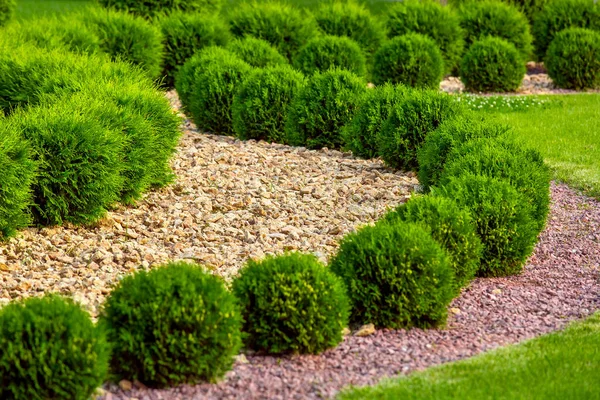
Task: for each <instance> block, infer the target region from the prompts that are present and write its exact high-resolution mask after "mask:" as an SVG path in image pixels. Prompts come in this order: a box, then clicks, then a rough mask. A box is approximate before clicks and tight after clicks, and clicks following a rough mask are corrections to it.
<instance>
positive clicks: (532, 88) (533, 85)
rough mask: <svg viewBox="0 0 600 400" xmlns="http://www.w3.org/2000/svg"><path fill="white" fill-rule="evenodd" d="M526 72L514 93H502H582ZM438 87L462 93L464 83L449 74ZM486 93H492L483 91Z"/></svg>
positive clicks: (544, 76) (540, 74) (542, 76)
mask: <svg viewBox="0 0 600 400" xmlns="http://www.w3.org/2000/svg"><path fill="white" fill-rule="evenodd" d="M535 72H536V73H532V74H527V75H525V76H524V77H523V82H522V83H521V86H520V87H519V88H518V89H517V91H516V92H514V93H502V94H509V95H510V94H512V95H515V94H577V93H582V92H581V91H576V90H570V89H560V88H558V87H556V86H554V83H553V82H552V79H551V78H550V77H549V76H548V74H546V73H540V72H538V71H535ZM440 89H441V90H443V91H445V92H448V93H463V92H464V91H465V85H463V83H462V82H461V81H460V78H458V77H454V76H449V77H446V78H444V80H443V81H442V82H441V83H440ZM589 92H598V90H589ZM485 94H487V95H489V94H493V93H485Z"/></svg>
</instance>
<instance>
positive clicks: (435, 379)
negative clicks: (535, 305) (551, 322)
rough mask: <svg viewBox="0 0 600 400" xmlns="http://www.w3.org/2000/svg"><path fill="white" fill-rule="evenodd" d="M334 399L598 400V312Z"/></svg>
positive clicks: (599, 362)
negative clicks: (553, 329) (544, 332)
mask: <svg viewBox="0 0 600 400" xmlns="http://www.w3.org/2000/svg"><path fill="white" fill-rule="evenodd" d="M339 399H340V400H352V399H390V400H391V399H411V400H421V399H435V400H449V399H457V400H458V399H461V400H481V399H511V400H512V399H514V400H516V399H523V400H525V399H544V400H565V399H569V400H579V399H581V400H595V399H600V313H597V314H595V315H594V316H592V317H590V318H589V319H587V320H586V321H583V322H578V323H575V324H572V325H571V326H569V327H568V328H567V329H566V330H564V331H562V332H556V333H552V334H549V335H546V336H541V337H539V338H536V339H533V340H530V341H528V342H525V343H522V344H518V345H514V346H509V347H504V348H500V349H497V350H494V351H491V352H489V353H485V354H483V355H480V356H476V357H473V358H470V359H466V360H463V361H458V362H454V363H449V364H445V365H441V366H438V367H434V368H430V369H428V370H425V371H423V372H416V373H414V374H412V375H410V376H408V377H404V378H399V379H395V380H388V381H385V382H383V383H381V384H379V385H377V386H374V387H366V388H360V389H355V390H348V391H344V392H342V394H340V396H339Z"/></svg>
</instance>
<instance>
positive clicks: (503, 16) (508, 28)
mask: <svg viewBox="0 0 600 400" xmlns="http://www.w3.org/2000/svg"><path fill="white" fill-rule="evenodd" d="M459 17H460V25H461V26H462V28H463V29H464V31H465V43H466V48H467V49H468V48H470V47H471V45H472V44H473V43H475V42H477V41H478V40H481V39H484V38H486V37H488V36H495V37H498V38H501V39H504V40H506V41H507V42H509V43H512V44H513V45H514V46H515V47H516V48H517V50H518V51H519V55H520V57H521V61H522V62H523V63H525V62H527V61H529V60H530V59H531V54H532V52H533V46H532V44H531V43H532V41H533V37H532V36H531V31H530V28H529V21H528V20H527V18H526V17H525V15H523V14H522V13H521V12H520V11H519V10H518V9H517V8H516V7H514V6H511V5H509V4H505V3H501V2H499V1H494V0H484V1H477V2H468V3H465V5H464V6H462V7H460V9H459Z"/></svg>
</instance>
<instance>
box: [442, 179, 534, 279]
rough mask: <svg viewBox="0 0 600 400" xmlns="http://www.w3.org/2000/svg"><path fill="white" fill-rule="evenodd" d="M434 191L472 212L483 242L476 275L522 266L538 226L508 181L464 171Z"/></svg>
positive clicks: (506, 272) (500, 273) (507, 271)
mask: <svg viewBox="0 0 600 400" xmlns="http://www.w3.org/2000/svg"><path fill="white" fill-rule="evenodd" d="M433 193H434V195H435V196H443V197H447V198H450V199H453V200H454V201H456V203H457V204H458V205H459V206H460V207H463V208H466V209H468V210H469V211H470V212H471V215H472V216H473V221H474V223H475V229H476V230H477V234H478V235H479V238H480V239H481V242H482V243H483V253H482V255H481V262H480V265H479V270H478V271H477V275H478V276H507V275H513V274H516V273H519V272H520V271H521V270H522V268H523V264H524V263H525V261H526V260H527V258H528V257H529V255H530V254H531V252H532V251H533V246H534V245H535V242H536V239H537V226H536V222H535V221H534V220H533V219H532V217H531V215H532V214H533V210H532V207H531V204H530V202H528V201H527V199H525V198H524V196H523V195H522V194H521V193H519V192H518V191H517V189H515V188H514V187H513V186H512V185H511V184H510V182H509V181H507V180H505V179H499V178H492V177H489V176H481V175H474V174H471V173H468V172H467V171H465V173H463V174H461V175H457V176H452V177H450V178H449V179H448V181H447V182H446V183H445V184H444V185H443V186H441V187H439V188H435V189H434V190H433Z"/></svg>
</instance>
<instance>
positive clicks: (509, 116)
mask: <svg viewBox="0 0 600 400" xmlns="http://www.w3.org/2000/svg"><path fill="white" fill-rule="evenodd" d="M539 99H542V100H543V99H547V101H548V102H549V104H550V105H549V106H548V107H532V108H531V109H529V110H526V111H523V110H520V111H515V112H490V114H489V115H490V117H491V118H493V119H494V120H497V121H500V122H505V123H509V124H510V125H511V126H512V127H514V129H515V131H516V132H517V136H518V139H519V140H520V141H522V142H523V143H525V144H526V145H528V146H531V147H533V148H535V149H537V150H539V151H540V152H541V153H542V155H543V156H544V158H545V160H546V162H547V163H548V165H550V167H551V168H552V169H553V170H554V174H555V178H556V179H558V180H560V181H563V182H566V183H568V184H569V185H571V186H573V187H576V188H578V189H581V190H583V191H584V192H585V193H587V194H589V195H591V196H594V197H597V198H600V94H576V95H554V96H540V97H539ZM488 112H489V111H488Z"/></svg>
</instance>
